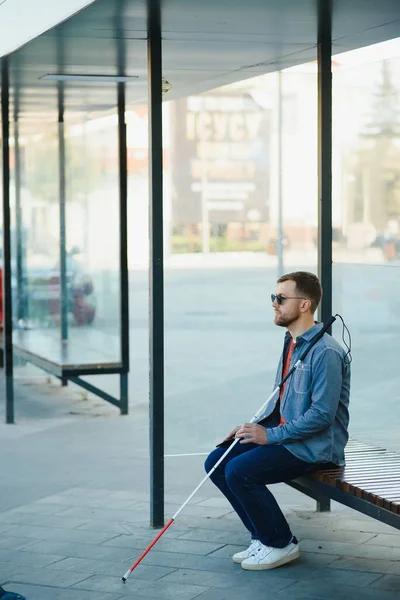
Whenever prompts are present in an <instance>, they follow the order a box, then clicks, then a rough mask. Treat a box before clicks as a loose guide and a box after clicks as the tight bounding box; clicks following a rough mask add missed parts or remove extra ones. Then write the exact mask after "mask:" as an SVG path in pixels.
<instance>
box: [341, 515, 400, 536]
mask: <svg viewBox="0 0 400 600" xmlns="http://www.w3.org/2000/svg"><path fill="white" fill-rule="evenodd" d="M331 527H332V530H333V531H342V530H345V531H360V532H362V533H365V532H366V533H389V534H391V535H392V534H393V533H395V531H396V530H395V529H393V527H391V526H390V525H386V523H381V522H380V521H377V520H376V519H368V520H365V519H364V520H358V519H340V518H336V519H335V520H334V521H333V523H332V524H331ZM395 535H396V534H395ZM397 535H399V534H397Z"/></svg>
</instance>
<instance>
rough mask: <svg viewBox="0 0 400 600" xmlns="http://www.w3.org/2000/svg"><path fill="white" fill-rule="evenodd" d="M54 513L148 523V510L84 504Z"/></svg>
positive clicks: (65, 515) (84, 517) (81, 517)
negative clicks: (94, 506) (107, 507)
mask: <svg viewBox="0 0 400 600" xmlns="http://www.w3.org/2000/svg"><path fill="white" fill-rule="evenodd" d="M55 514H62V515H63V516H64V517H78V518H80V519H86V520H88V519H103V520H109V521H125V522H127V523H137V522H139V523H148V522H149V511H148V509H147V510H146V511H144V510H142V509H141V510H140V512H139V511H137V510H136V509H135V510H121V509H116V510H113V509H111V508H109V509H106V508H87V507H84V506H72V507H70V508H66V509H65V510H63V511H60V512H59V513H55Z"/></svg>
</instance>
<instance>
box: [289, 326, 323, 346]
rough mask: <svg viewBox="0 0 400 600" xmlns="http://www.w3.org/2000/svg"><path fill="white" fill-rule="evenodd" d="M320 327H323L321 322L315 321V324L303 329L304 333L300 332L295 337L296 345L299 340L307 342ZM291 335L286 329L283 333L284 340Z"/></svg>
mask: <svg viewBox="0 0 400 600" xmlns="http://www.w3.org/2000/svg"><path fill="white" fill-rule="evenodd" d="M322 327H323V323H320V322H318V321H315V325H314V326H313V327H310V329H307V331H305V332H304V333H302V334H301V335H299V336H298V337H297V338H296V345H297V344H298V343H299V342H303V341H304V342H309V341H310V340H311V339H312V338H313V337H314V335H316V334H317V333H318V331H320V330H321V329H322ZM291 337H292V336H291V334H290V332H289V331H287V332H286V335H285V342H287V341H288V340H289V338H291Z"/></svg>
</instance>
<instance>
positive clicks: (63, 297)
mask: <svg viewBox="0 0 400 600" xmlns="http://www.w3.org/2000/svg"><path fill="white" fill-rule="evenodd" d="M58 178H59V179H58V182H59V186H58V190H59V207H60V313H61V314H60V317H61V348H62V353H63V354H64V352H65V350H66V346H67V343H68V280H67V250H66V246H67V233H66V179H65V131H64V83H63V82H60V83H59V84H58ZM61 381H62V385H63V386H66V385H68V380H67V379H66V378H65V377H63V378H62V379H61Z"/></svg>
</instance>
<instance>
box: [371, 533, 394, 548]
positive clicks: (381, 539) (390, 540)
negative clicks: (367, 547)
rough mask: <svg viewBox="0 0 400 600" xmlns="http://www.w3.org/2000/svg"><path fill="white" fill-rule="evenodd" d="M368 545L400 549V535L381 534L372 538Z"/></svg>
mask: <svg viewBox="0 0 400 600" xmlns="http://www.w3.org/2000/svg"><path fill="white" fill-rule="evenodd" d="M367 543H368V544H373V545H374V546H387V547H388V548H400V533H394V532H393V533H392V534H389V533H379V534H378V535H375V536H374V537H373V538H371V539H370V540H369V541H368V542H367Z"/></svg>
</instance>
